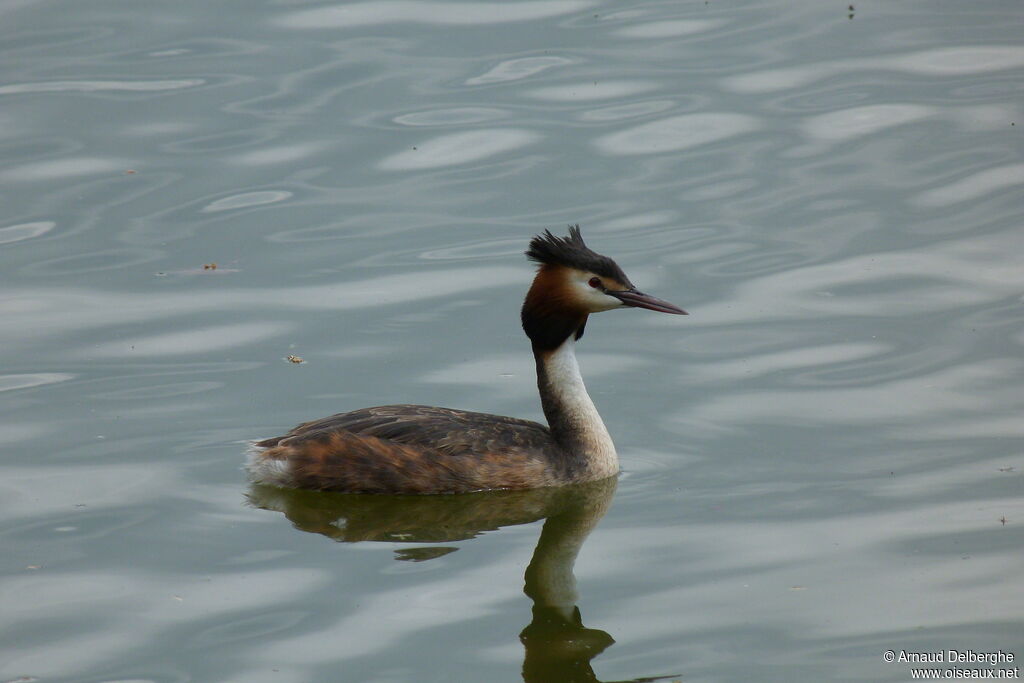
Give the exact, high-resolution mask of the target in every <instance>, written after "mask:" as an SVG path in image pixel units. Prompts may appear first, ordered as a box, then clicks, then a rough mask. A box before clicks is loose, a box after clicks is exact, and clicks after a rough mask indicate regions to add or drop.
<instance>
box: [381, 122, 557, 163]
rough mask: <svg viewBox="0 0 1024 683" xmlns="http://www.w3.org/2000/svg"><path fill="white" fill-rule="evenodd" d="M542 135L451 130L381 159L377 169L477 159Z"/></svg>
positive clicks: (504, 130) (512, 130) (511, 130)
mask: <svg viewBox="0 0 1024 683" xmlns="http://www.w3.org/2000/svg"><path fill="white" fill-rule="evenodd" d="M540 139H541V135H540V134H538V133H534V132H531V131H528V130H522V129H517V128H490V129H485V130H473V131H467V132H465V133H451V134H449V135H441V136H439V137H436V138H433V139H431V140H427V141H426V142H423V143H420V144H419V145H417V146H416V147H415V148H414V149H410V150H406V151H404V152H398V153H397V154H392V155H391V156H389V157H385V158H384V159H381V160H380V161H379V162H378V163H377V168H380V169H381V170H385V171H412V170H419V169H425V168H442V167H445V166H456V165H459V164H465V163H469V162H471V161H480V160H481V159H486V158H488V157H492V156H496V155H498V154H502V153H504V152H509V151H512V150H514V149H519V148H521V147H526V146H527V145H532V144H535V143H537V142H539V141H540Z"/></svg>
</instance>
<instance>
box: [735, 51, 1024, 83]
mask: <svg viewBox="0 0 1024 683" xmlns="http://www.w3.org/2000/svg"><path fill="white" fill-rule="evenodd" d="M1022 66H1024V48H1022V47H1019V46H1016V45H984V46H980V45H979V46H960V47H947V48H937V49H934V50H922V51H920V52H911V53H904V54H894V55H887V56H884V57H862V58H859V59H846V60H843V61H833V62H822V63H820V64H814V65H807V66H799V67H790V68H785V69H771V70H765V71H756V72H752V73H746V74H742V75H738V76H729V77H727V78H725V79H723V80H722V85H723V86H725V87H726V88H728V89H730V90H733V91H735V92H741V93H765V92H775V91H778V90H789V89H792V88H799V87H801V86H805V85H808V84H810V83H813V82H814V81H817V80H821V79H824V78H830V77H833V76H837V75H840V74H848V73H858V72H863V71H866V70H876V69H879V70H885V71H898V72H902V73H909V74H915V75H919V76H965V75H974V74H981V73H989V72H993V71H1003V70H1007V69H1017V68H1020V67H1022Z"/></svg>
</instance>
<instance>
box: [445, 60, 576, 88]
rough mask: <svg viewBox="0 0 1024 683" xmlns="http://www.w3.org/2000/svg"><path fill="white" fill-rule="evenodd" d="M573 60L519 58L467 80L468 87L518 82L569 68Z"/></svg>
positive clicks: (502, 63) (506, 61)
mask: <svg viewBox="0 0 1024 683" xmlns="http://www.w3.org/2000/svg"><path fill="white" fill-rule="evenodd" d="M572 63H573V60H571V59H567V58H565V57H557V56H554V55H545V56H543V57H519V58H517V59H507V60H505V61H503V62H501V63H500V64H498V65H496V66H494V67H492V68H491V69H490V70H489V71H487V72H486V73H483V74H480V75H479V76H474V77H473V78H469V79H466V81H465V84H466V85H489V84H491V83H505V82H507V81H518V80H521V79H523V78H529V77H531V76H535V75H537V74H539V73H541V72H542V71H547V70H548V69H551V68H554V67H557V66H568V65H570V64H572Z"/></svg>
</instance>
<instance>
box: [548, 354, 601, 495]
mask: <svg viewBox="0 0 1024 683" xmlns="http://www.w3.org/2000/svg"><path fill="white" fill-rule="evenodd" d="M575 346H576V340H575V339H574V337H573V335H569V337H568V338H567V339H566V340H565V341H564V342H562V344H561V345H560V346H558V347H556V348H555V349H554V350H553V351H547V350H542V349H537V348H536V347H535V348H534V351H533V355H534V357H535V358H536V360H537V388H538V390H539V391H540V402H541V405H542V406H543V408H544V416H545V417H546V418H547V419H548V426H549V427H550V428H551V435H552V437H554V439H555V443H557V444H558V446H559V447H560V448H561V449H562V450H563V451H565V453H566V455H568V456H569V457H570V458H571V459H572V461H573V463H572V464H576V463H579V464H581V465H583V466H584V467H585V468H586V471H587V474H588V475H589V477H588V478H593V479H598V478H602V477H610V476H611V475H613V474H616V473H617V472H618V471H619V457H618V455H617V454H616V453H615V445H614V444H613V443H612V438H611V436H609V435H608V430H607V428H605V426H604V422H602V421H601V416H600V415H599V414H598V413H597V408H596V407H594V402H593V401H591V400H590V395H589V394H587V387H586V386H584V384H583V377H582V376H581V375H580V367H579V365H578V364H577V363H576V353H575Z"/></svg>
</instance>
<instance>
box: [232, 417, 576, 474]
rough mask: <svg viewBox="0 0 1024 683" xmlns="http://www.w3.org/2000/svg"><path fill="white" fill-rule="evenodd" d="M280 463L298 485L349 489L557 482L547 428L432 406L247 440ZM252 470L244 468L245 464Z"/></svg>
mask: <svg viewBox="0 0 1024 683" xmlns="http://www.w3.org/2000/svg"><path fill="white" fill-rule="evenodd" d="M255 446H256V447H257V448H262V449H265V450H264V451H263V452H262V453H260V454H259V455H258V457H259V458H262V459H266V460H270V461H274V460H280V461H286V462H287V464H288V468H287V469H288V472H289V475H288V479H287V480H285V481H277V482H267V483H278V484H284V485H289V486H296V487H299V488H308V489H319V490H332V491H349V492H353V493H457V492H464V491H478V490H483V489H494V488H511V489H519V488H535V487H539V486H551V485H554V484H557V483H560V482H559V481H558V477H557V475H558V474H559V472H557V470H555V471H553V470H552V469H551V467H550V463H551V462H558V461H559V459H560V456H561V454H560V452H559V450H558V448H557V446H556V445H555V443H554V441H553V440H552V439H551V434H550V432H549V431H548V428H547V427H544V426H543V425H540V424H537V423H536V422H530V421H529V420H519V419H516V418H511V417H502V416H499V415H488V414H485V413H471V412H466V411H461V410H450V409H447V408H435V407H432V406H417V405H394V406H378V407H375V408H364V409H362V410H355V411H352V412H349V413H340V414H338V415H332V416H330V417H326V418H323V419H320V420H314V421H312V422H306V423H303V424H301V425H299V426H298V427H295V428H294V429H293V430H291V431H290V432H288V433H287V434H285V435H284V436H281V437H275V438H272V439H265V440H263V441H260V442H258V443H256V444H255ZM251 469H252V468H251Z"/></svg>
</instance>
